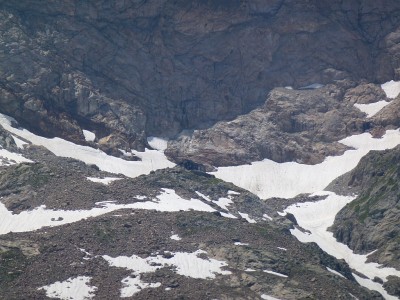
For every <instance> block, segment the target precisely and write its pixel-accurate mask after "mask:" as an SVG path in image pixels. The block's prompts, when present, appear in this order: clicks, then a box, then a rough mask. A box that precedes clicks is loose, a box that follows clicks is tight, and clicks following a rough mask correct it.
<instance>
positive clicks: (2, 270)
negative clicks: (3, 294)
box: [0, 248, 27, 286]
mask: <svg viewBox="0 0 400 300" xmlns="http://www.w3.org/2000/svg"><path fill="white" fill-rule="evenodd" d="M26 263H27V259H26V257H25V256H24V255H23V254H22V251H21V250H20V249H18V248H9V249H6V250H4V251H2V252H0V286H2V285H7V283H9V282H11V281H13V280H15V279H16V278H18V277H19V276H20V275H21V274H22V273H23V270H24V268H25V265H26Z"/></svg>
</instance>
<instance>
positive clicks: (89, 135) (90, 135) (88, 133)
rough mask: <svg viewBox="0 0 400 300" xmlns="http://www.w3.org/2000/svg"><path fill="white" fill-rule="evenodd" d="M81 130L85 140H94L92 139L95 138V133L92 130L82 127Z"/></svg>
mask: <svg viewBox="0 0 400 300" xmlns="http://www.w3.org/2000/svg"><path fill="white" fill-rule="evenodd" d="M82 132H83V136H84V137H85V140H86V142H94V140H95V139H96V134H94V133H93V132H91V131H89V130H85V129H83V130H82Z"/></svg>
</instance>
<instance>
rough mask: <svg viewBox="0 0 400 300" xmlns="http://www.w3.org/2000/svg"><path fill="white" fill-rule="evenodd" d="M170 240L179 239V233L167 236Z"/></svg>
mask: <svg viewBox="0 0 400 300" xmlns="http://www.w3.org/2000/svg"><path fill="white" fill-rule="evenodd" d="M169 238H170V239H171V240H174V241H180V240H181V239H182V238H181V237H180V236H179V235H177V234H172V235H171V236H170V237H169Z"/></svg>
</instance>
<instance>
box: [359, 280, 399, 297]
mask: <svg viewBox="0 0 400 300" xmlns="http://www.w3.org/2000/svg"><path fill="white" fill-rule="evenodd" d="M353 276H354V278H355V279H356V281H357V282H358V284H359V285H362V286H365V287H366V288H368V289H370V290H374V291H377V292H379V293H381V295H382V296H383V298H385V300H399V298H397V297H395V296H392V295H389V294H388V293H387V292H386V290H385V289H384V288H383V286H382V285H381V284H380V283H378V282H374V281H372V280H371V279H367V278H362V277H360V276H358V275H357V274H354V273H353Z"/></svg>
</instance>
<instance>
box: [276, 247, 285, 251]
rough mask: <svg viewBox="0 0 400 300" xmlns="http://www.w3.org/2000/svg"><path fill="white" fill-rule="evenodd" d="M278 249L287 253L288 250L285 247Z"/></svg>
mask: <svg viewBox="0 0 400 300" xmlns="http://www.w3.org/2000/svg"><path fill="white" fill-rule="evenodd" d="M276 248H278V249H279V250H283V251H287V249H286V248H283V247H276Z"/></svg>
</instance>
